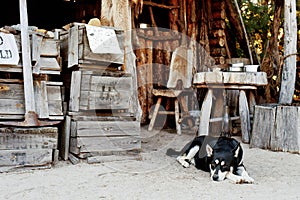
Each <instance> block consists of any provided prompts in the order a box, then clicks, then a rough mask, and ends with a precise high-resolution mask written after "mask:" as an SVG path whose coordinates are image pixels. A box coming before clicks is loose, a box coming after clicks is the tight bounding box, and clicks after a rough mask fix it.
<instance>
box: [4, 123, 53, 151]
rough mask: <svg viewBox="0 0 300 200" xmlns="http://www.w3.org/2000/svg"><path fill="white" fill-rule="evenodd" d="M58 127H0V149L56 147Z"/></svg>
mask: <svg viewBox="0 0 300 200" xmlns="http://www.w3.org/2000/svg"><path fill="white" fill-rule="evenodd" d="M57 141H58V129H57V128H56V127H51V128H26V129H22V128H0V150H14V149H56V148H57Z"/></svg>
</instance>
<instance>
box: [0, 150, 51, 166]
mask: <svg viewBox="0 0 300 200" xmlns="http://www.w3.org/2000/svg"><path fill="white" fill-rule="evenodd" d="M52 152H53V150H52V149H38V150H37V149H25V150H24V149H22V150H0V155H1V156H0V166H16V165H20V166H26V165H30V166H34V165H46V164H50V163H52Z"/></svg>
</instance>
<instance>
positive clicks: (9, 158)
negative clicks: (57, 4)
mask: <svg viewBox="0 0 300 200" xmlns="http://www.w3.org/2000/svg"><path fill="white" fill-rule="evenodd" d="M14 36H15V41H16V44H17V48H18V52H19V55H21V41H20V40H21V38H20V35H19V34H17V35H14ZM30 41H31V53H32V54H31V58H32V64H33V73H34V74H33V87H34V95H35V98H34V100H35V108H36V113H37V115H38V119H39V120H46V121H53V122H54V121H58V122H59V121H63V119H64V114H63V95H62V85H63V83H62V81H61V78H60V73H61V57H60V45H59V44H60V43H59V40H56V39H53V38H47V37H44V36H42V35H38V34H35V33H32V34H31V35H30ZM21 57H22V56H20V58H21ZM22 67H23V66H22V60H21V59H20V61H19V63H18V64H17V65H6V64H3V63H2V64H0V71H1V75H0V105H1V106H0V121H1V122H5V123H6V124H7V123H8V124H9V123H10V122H11V123H12V124H16V123H14V122H17V121H23V120H24V116H25V97H24V81H23V73H22V72H23V69H22ZM1 122H0V123H1ZM57 143H58V127H35V128H29V127H22V128H20V127H12V126H2V127H1V128H0V155H1V156H0V168H1V169H0V170H5V169H14V168H19V167H20V166H51V163H52V162H53V161H54V158H57V154H58V150H57Z"/></svg>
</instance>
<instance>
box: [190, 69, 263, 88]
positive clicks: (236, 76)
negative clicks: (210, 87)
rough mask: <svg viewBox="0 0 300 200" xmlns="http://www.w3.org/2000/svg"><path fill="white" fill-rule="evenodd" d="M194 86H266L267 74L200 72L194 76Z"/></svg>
mask: <svg viewBox="0 0 300 200" xmlns="http://www.w3.org/2000/svg"><path fill="white" fill-rule="evenodd" d="M193 83H194V84H196V85H197V84H210V83H211V84H243V85H256V86H260V85H266V84H267V83H268V81H267V74H266V73H265V72H255V73H245V72H217V71H216V72H199V73H196V74H195V75H194V79H193Z"/></svg>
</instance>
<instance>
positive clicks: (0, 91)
mask: <svg viewBox="0 0 300 200" xmlns="http://www.w3.org/2000/svg"><path fill="white" fill-rule="evenodd" d="M0 99H24V87H23V85H22V84H6V83H0Z"/></svg>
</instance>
